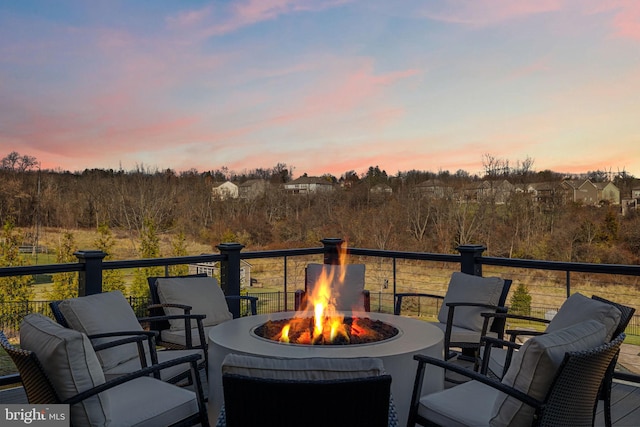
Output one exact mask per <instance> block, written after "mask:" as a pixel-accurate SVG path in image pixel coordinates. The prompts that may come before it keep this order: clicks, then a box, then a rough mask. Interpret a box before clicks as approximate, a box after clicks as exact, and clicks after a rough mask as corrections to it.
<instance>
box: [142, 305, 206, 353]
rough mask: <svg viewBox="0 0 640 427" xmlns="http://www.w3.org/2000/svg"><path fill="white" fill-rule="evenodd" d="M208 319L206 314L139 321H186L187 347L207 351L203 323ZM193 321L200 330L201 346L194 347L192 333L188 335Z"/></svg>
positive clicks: (170, 315)
mask: <svg viewBox="0 0 640 427" xmlns="http://www.w3.org/2000/svg"><path fill="white" fill-rule="evenodd" d="M206 317H207V315H206V314H167V315H163V316H149V317H139V318H138V321H140V322H154V321H159V320H174V319H184V330H185V347H186V348H187V349H192V348H201V349H203V350H205V351H206V350H207V345H206V342H207V341H206V339H205V334H204V324H203V323H202V321H203V320H204V319H205V318H206ZM191 320H195V321H196V328H198V335H199V337H200V346H199V347H193V338H192V337H191V333H187V331H191V329H193V328H191Z"/></svg>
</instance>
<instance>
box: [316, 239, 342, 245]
mask: <svg viewBox="0 0 640 427" xmlns="http://www.w3.org/2000/svg"><path fill="white" fill-rule="evenodd" d="M320 242H321V243H323V244H325V245H338V244H340V243H342V242H344V239H342V238H340V237H326V238H324V239H322V240H320Z"/></svg>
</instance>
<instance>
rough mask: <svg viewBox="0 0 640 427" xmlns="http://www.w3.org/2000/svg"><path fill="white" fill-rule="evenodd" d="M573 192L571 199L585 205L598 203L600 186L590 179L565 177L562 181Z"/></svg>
mask: <svg viewBox="0 0 640 427" xmlns="http://www.w3.org/2000/svg"><path fill="white" fill-rule="evenodd" d="M562 185H564V186H565V187H566V188H567V189H568V190H570V192H571V200H572V201H573V202H576V203H582V204H584V205H592V206H593V205H597V204H598V188H597V187H596V186H595V185H594V184H593V182H591V181H590V180H588V179H565V180H564V181H562Z"/></svg>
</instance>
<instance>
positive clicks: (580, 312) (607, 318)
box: [481, 293, 635, 427]
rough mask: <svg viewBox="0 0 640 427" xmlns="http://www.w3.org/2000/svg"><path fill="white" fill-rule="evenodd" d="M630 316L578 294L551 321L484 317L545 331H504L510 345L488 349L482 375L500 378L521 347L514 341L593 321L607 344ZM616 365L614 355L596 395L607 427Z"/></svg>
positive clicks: (622, 307) (621, 307)
mask: <svg viewBox="0 0 640 427" xmlns="http://www.w3.org/2000/svg"><path fill="white" fill-rule="evenodd" d="M634 313H635V308H632V307H628V306H625V305H622V304H619V303H616V302H613V301H609V300H607V299H604V298H602V297H599V296H597V295H593V296H592V297H591V298H587V297H586V296H584V295H582V294H580V293H575V294H573V295H571V296H570V297H569V298H567V300H566V301H565V302H564V303H563V304H562V306H561V307H560V309H559V310H558V313H557V314H556V315H555V316H554V317H553V319H551V320H548V319H543V318H537V317H530V316H523V315H517V314H512V313H508V314H504V313H503V314H484V316H485V317H486V318H487V319H488V318H491V317H496V316H498V317H500V318H503V319H505V320H508V319H517V320H525V321H527V322H538V323H541V324H545V325H547V326H546V329H545V331H530V330H518V329H513V330H507V331H506V334H507V335H508V336H509V342H510V344H508V345H507V346H504V347H500V348H498V347H496V346H495V343H494V346H492V348H490V349H489V350H490V352H489V354H488V355H483V357H482V367H481V372H482V373H483V374H490V375H494V376H496V377H497V378H502V377H503V376H504V374H505V372H506V371H507V369H508V368H509V365H510V363H511V361H512V359H513V357H514V354H515V353H517V351H518V349H519V348H520V347H521V344H519V343H517V342H516V340H517V339H522V337H528V336H538V335H542V334H545V333H548V332H553V331H554V330H558V329H562V328H565V327H567V326H571V325H573V324H575V323H579V322H581V321H584V320H588V319H595V320H598V321H599V322H601V323H602V324H604V325H605V327H606V330H607V339H608V340H609V339H611V337H616V336H618V335H620V334H621V333H623V332H624V331H625V329H626V328H627V325H628V324H629V322H630V321H631V319H632V317H633V314H634ZM617 361H618V354H616V355H615V357H614V358H613V360H612V361H611V365H610V366H609V369H607V373H606V375H605V378H604V380H603V382H602V389H601V390H600V393H599V400H602V401H603V404H604V419H605V425H606V426H607V427H610V426H611V425H612V423H611V386H612V382H613V375H614V371H615V366H616V363H617Z"/></svg>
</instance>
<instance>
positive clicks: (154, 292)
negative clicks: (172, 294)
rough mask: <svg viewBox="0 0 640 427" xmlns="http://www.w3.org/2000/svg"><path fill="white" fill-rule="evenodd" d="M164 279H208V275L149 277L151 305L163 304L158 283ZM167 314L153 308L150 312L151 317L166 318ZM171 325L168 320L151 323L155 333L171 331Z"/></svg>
mask: <svg viewBox="0 0 640 427" xmlns="http://www.w3.org/2000/svg"><path fill="white" fill-rule="evenodd" d="M162 277H173V278H176V279H182V278H188V277H207V273H197V274H185V275H181V276H151V277H147V283H148V285H149V295H150V297H151V304H161V303H160V296H159V295H158V284H157V283H156V281H157V280H158V279H160V278H162ZM165 314H166V313H165V312H164V310H163V309H162V308H151V309H150V310H149V316H164V315H165ZM170 327H171V325H170V324H169V321H168V320H156V321H152V322H150V328H151V329H152V330H154V331H164V330H166V329H169V328H170Z"/></svg>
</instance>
